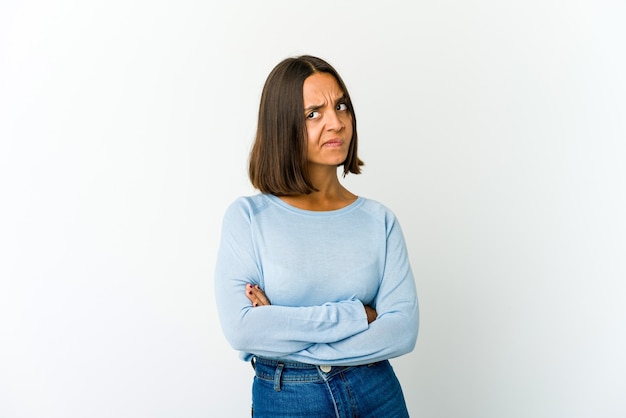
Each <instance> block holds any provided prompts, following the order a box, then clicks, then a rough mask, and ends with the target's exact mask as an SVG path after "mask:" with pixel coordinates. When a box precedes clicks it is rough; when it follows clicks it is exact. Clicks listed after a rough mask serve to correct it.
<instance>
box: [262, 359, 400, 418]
mask: <svg viewBox="0 0 626 418" xmlns="http://www.w3.org/2000/svg"><path fill="white" fill-rule="evenodd" d="M253 365H254V367H255V372H256V376H255V377H254V383H253V385H252V416H253V417H255V418H265V417H272V418H278V417H289V418H297V417H319V418H322V417H329V418H330V417H333V418H347V417H350V418H354V417H359V418H366V417H375V418H404V417H408V416H409V413H408V411H407V409H406V404H405V402H404V395H403V394H402V388H401V387H400V383H399V382H398V379H397V378H396V375H395V373H394V371H393V369H392V367H391V364H389V361H386V360H385V361H381V362H378V363H373V364H368V365H364V366H346V367H344V366H333V367H331V368H329V367H325V366H322V367H320V366H313V365H311V364H305V363H298V362H289V361H279V360H270V359H265V358H261V357H257V358H255V360H254V361H253Z"/></svg>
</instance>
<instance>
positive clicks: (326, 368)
mask: <svg viewBox="0 0 626 418" xmlns="http://www.w3.org/2000/svg"><path fill="white" fill-rule="evenodd" d="M331 369H332V367H331V366H320V370H321V371H323V372H324V373H328V372H330V370H331Z"/></svg>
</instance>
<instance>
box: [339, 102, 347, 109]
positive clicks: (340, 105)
mask: <svg viewBox="0 0 626 418" xmlns="http://www.w3.org/2000/svg"><path fill="white" fill-rule="evenodd" d="M337 110H348V105H347V104H345V103H339V104H338V105H337Z"/></svg>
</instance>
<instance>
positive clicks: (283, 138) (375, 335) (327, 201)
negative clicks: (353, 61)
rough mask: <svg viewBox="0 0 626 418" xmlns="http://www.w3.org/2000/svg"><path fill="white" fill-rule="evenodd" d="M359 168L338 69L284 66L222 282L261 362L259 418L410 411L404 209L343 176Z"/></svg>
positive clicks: (220, 296)
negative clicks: (400, 360)
mask: <svg viewBox="0 0 626 418" xmlns="http://www.w3.org/2000/svg"><path fill="white" fill-rule="evenodd" d="M362 164H363V163H362V162H361V160H360V159H359V157H358V156H357V132H356V118H355V115H354V109H353V107H352V102H351V100H350V95H349V94H348V90H347V89H346V86H345V84H344V83H343V81H342V79H341V77H340V76H339V74H338V73H337V72H336V71H335V69H334V68H333V67H332V66H331V65H330V64H328V63H327V62H325V61H323V60H321V59H319V58H316V57H312V56H300V57H296V58H288V59H286V60H284V61H282V62H281V63H279V64H278V65H277V66H276V67H275V68H274V69H273V70H272V72H271V73H270V75H269V77H268V79H267V81H266V83H265V86H264V89H263V93H262V97H261V104H260V109H259V119H258V128H257V134H256V139H255V142H254V145H253V148H252V152H251V155H250V168H249V174H250V180H251V182H252V184H253V185H254V186H255V187H256V188H257V189H258V190H259V191H260V193H259V194H257V195H254V196H250V197H242V198H239V199H238V200H236V201H235V202H234V203H233V204H232V205H231V206H230V207H229V208H228V210H227V211H226V214H225V216H224V222H223V228H222V240H221V245H220V250H219V254H218V260H217V266H216V276H215V288H216V298H217V307H218V311H219V315H220V321H221V324H222V328H223V331H224V334H225V336H226V338H227V339H228V341H229V342H230V344H231V345H232V346H233V347H234V348H235V349H236V350H239V351H241V356H242V358H243V359H244V360H246V361H251V362H252V364H253V365H254V368H255V373H256V375H255V378H254V383H253V389H252V407H253V416H255V417H300V416H302V417H304V416H307V417H309V416H314V417H356V416H358V417H376V418H381V417H382V418H388V417H407V416H408V412H407V409H406V405H405V401H404V397H403V394H402V389H401V388H400V384H399V383H398V380H397V378H396V376H395V374H394V371H393V369H392V368H391V365H390V364H389V362H388V359H390V358H393V357H397V356H400V355H402V354H405V353H408V352H410V351H411V350H412V349H413V347H414V346H415V342H416V338H417V329H418V318H419V315H418V304H417V296H416V290H415V284H414V280H413V274H412V272H411V267H410V264H409V259H408V255H407V251H406V246H405V242H404V238H403V235H402V231H401V229H400V225H399V223H398V221H397V219H396V218H395V216H394V214H393V213H392V212H391V211H390V210H389V209H387V208H386V207H385V206H383V205H381V204H380V203H378V202H376V201H373V200H370V199H366V198H364V197H360V196H356V195H354V194H353V193H351V192H350V191H349V190H347V189H346V188H345V187H344V186H343V185H342V184H341V182H340V180H339V177H338V175H337V167H338V166H341V167H343V175H344V176H345V175H346V174H347V173H354V174H359V173H360V171H361V169H360V166H361V165H362Z"/></svg>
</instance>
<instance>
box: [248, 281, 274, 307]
mask: <svg viewBox="0 0 626 418" xmlns="http://www.w3.org/2000/svg"><path fill="white" fill-rule="evenodd" d="M246 297H247V298H248V299H250V302H252V306H254V307H257V306H266V305H271V303H270V301H269V299H268V298H267V296H265V292H264V291H263V289H261V288H260V287H259V285H254V286H253V285H251V284H250V283H248V284H247V285H246Z"/></svg>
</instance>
